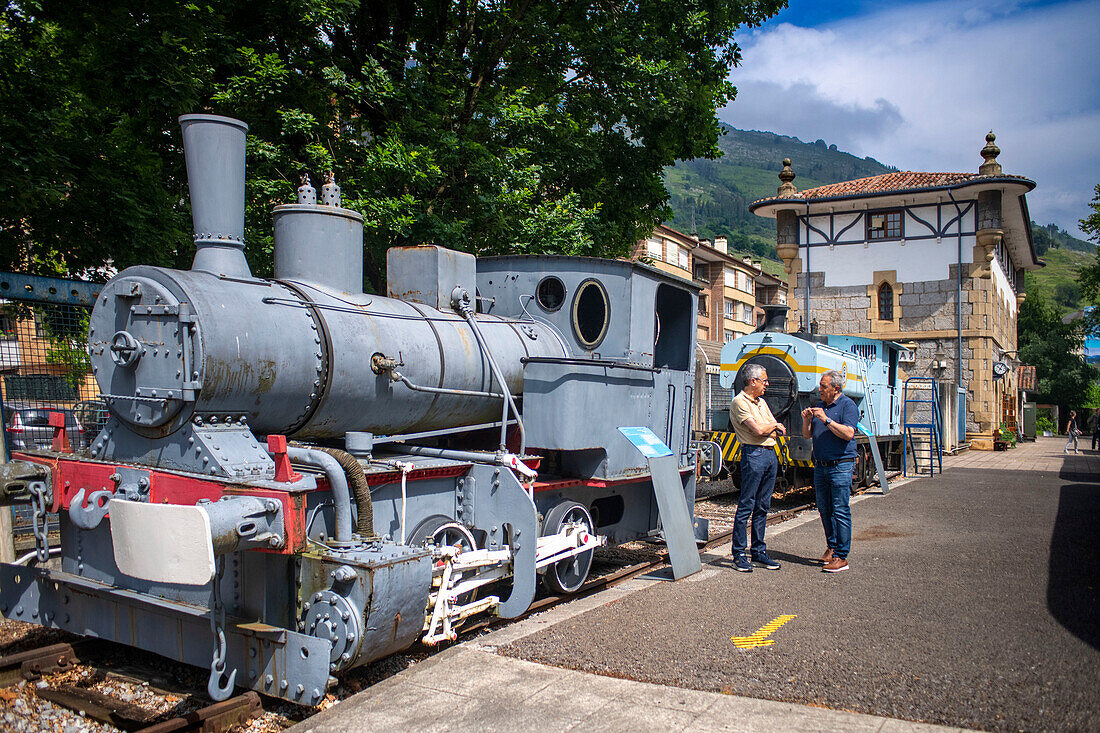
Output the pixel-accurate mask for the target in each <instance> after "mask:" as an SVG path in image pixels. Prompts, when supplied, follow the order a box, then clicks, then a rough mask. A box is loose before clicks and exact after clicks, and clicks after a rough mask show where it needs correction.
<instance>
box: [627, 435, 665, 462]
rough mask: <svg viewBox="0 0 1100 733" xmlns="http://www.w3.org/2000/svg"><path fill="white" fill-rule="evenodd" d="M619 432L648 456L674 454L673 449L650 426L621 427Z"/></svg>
mask: <svg viewBox="0 0 1100 733" xmlns="http://www.w3.org/2000/svg"><path fill="white" fill-rule="evenodd" d="M619 432H620V433H622V434H623V436H625V437H626V439H627V440H629V441H630V442H631V443H633V444H634V447H635V448H637V449H638V451H639V452H640V453H641V454H642V455H643V456H645V457H646V458H660V457H661V456H671V455H672V450H671V449H670V448H669V447H668V446H667V445H665V442H664V441H663V440H661V439H660V438H658V437H657V435H656V434H655V433H654V432H653V431H652V430H650V429H649V428H619Z"/></svg>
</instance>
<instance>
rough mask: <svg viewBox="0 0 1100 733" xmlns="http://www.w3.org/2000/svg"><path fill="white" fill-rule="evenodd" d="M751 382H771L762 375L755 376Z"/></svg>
mask: <svg viewBox="0 0 1100 733" xmlns="http://www.w3.org/2000/svg"><path fill="white" fill-rule="evenodd" d="M749 381H750V382H763V383H764V384H771V382H769V381H768V380H767V379H761V378H760V377H753V378H752V379H750V380H749Z"/></svg>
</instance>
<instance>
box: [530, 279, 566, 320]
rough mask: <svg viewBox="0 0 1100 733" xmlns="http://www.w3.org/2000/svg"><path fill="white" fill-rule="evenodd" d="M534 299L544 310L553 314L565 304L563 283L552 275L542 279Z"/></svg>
mask: <svg viewBox="0 0 1100 733" xmlns="http://www.w3.org/2000/svg"><path fill="white" fill-rule="evenodd" d="M535 297H536V299H537V300H538V302H539V305H541V306H542V307H543V309H544V310H547V311H550V312H551V313H553V312H554V311H556V310H558V309H559V308H561V306H562V304H563V303H565V283H563V282H562V281H561V278H557V277H554V276H553V275H551V276H550V277H544V278H543V279H542V280H541V281H540V282H539V287H538V290H536V291H535Z"/></svg>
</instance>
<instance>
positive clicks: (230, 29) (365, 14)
mask: <svg viewBox="0 0 1100 733" xmlns="http://www.w3.org/2000/svg"><path fill="white" fill-rule="evenodd" d="M783 4H784V2H783V0H684V1H682V2H671V1H669V0H630V1H627V0H611V1H610V2H587V3H576V2H568V1H564V2H563V1H561V0H518V1H515V2H505V1H504V0H494V1H491V2H482V1H479V0H451V1H448V2H433V3H428V2H409V1H408V0H373V1H372V2H362V1H361V0H308V1H306V0H234V1H233V2H230V1H228V0H210V2H205V3H185V2H183V3H181V2H174V1H169V0H149V1H148V2H143V3H136V4H135V3H122V2H117V0H114V1H112V0H94V1H88V2H79V3H73V2H69V1H68V0H15V2H9V3H8V4H7V5H6V7H5V9H4V10H3V13H2V15H0V93H2V94H3V96H4V99H5V102H6V103H7V104H8V105H9V107H10V108H12V109H19V110H20V111H21V112H22V114H19V115H4V116H3V119H0V154H2V155H3V156H4V157H5V159H6V160H7V161H9V164H8V165H7V166H5V167H4V172H3V173H0V175H2V176H3V178H2V179H0V182H2V184H3V189H4V190H5V192H6V195H5V197H4V200H3V201H2V202H0V266H3V267H13V266H20V267H25V266H28V265H29V266H31V267H33V268H35V269H37V270H40V271H61V270H68V271H70V272H72V271H76V270H80V269H82V268H86V267H90V266H96V265H99V264H101V263H102V262H103V261H104V260H106V259H107V258H113V260H114V261H115V262H116V264H118V265H119V266H125V265H128V264H131V263H135V262H154V263H159V264H174V265H177V266H179V265H183V266H186V264H187V263H188V262H189V260H190V257H191V249H190V243H189V239H190V237H189V236H188V233H189V226H188V219H187V214H186V197H185V195H184V193H185V190H186V186H185V182H184V180H183V174H182V159H181V156H180V154H179V150H178V146H179V132H178V129H177V126H176V117H177V116H178V115H179V114H183V113H188V112H196V111H204V110H205V111H210V112H215V113H219V114H227V115H231V116H235V117H239V118H241V119H243V120H245V121H247V122H248V123H249V125H250V131H249V133H250V134H249V142H248V165H249V183H248V191H247V203H248V209H247V215H248V219H247V221H248V229H247V231H246V237H247V238H248V240H249V248H248V256H249V258H250V261H251V262H252V264H253V267H254V269H256V270H257V271H258V272H265V271H268V270H269V269H270V237H269V232H270V218H269V210H270V207H271V206H272V205H274V204H277V203H285V202H288V201H290V200H291V198H292V195H293V191H294V189H295V188H296V186H297V185H298V177H299V175H300V174H301V173H310V174H312V175H313V176H314V177H315V179H316V177H317V176H319V175H320V174H322V173H324V172H325V171H328V170H333V171H335V173H336V175H337V179H338V181H339V182H340V184H341V186H342V187H343V191H344V203H345V205H346V206H348V207H350V208H354V209H356V210H358V211H360V212H361V213H362V214H363V215H364V217H365V220H366V248H367V251H366V256H367V271H368V276H369V277H370V279H371V280H372V281H373V282H374V284H375V286H378V285H380V284H381V276H382V272H383V271H384V252H385V249H387V248H388V247H390V246H394V245H405V244H419V243H436V244H441V245H445V246H448V247H453V248H456V249H462V250H466V251H470V252H475V253H503V252H562V253H574V254H595V255H619V254H624V253H625V252H627V251H628V248H629V246H630V245H631V243H632V242H633V241H635V240H636V239H637V238H639V237H641V236H644V235H645V234H646V233H647V232H648V231H651V230H652V228H653V226H655V225H656V224H657V223H658V222H659V221H661V220H664V219H666V218H669V216H670V213H671V212H670V211H669V209H668V194H667V193H666V191H665V189H664V187H663V185H662V179H661V174H662V170H663V169H664V168H665V167H666V166H668V165H670V164H671V163H672V162H673V161H674V160H676V159H691V158H696V157H707V156H714V155H716V154H717V146H716V140H717V137H718V131H719V127H718V122H717V120H716V117H715V111H716V109H717V108H719V107H721V106H723V105H724V104H726V103H727V102H728V101H729V100H730V99H732V98H733V96H734V94H735V91H736V90H735V88H734V87H733V85H732V84H731V82H730V81H729V74H730V71H731V69H732V68H733V67H734V66H735V65H736V64H737V63H738V61H739V58H740V56H739V50H738V47H737V45H736V43H735V42H734V36H733V33H734V30H735V29H736V28H738V27H739V26H742V25H746V24H748V25H753V24H756V23H759V22H761V21H763V20H764V19H766V18H767V17H768V16H769V15H771V14H773V13H775V12H776V11H777V10H778V9H779V8H780V7H781V6H782V5H783ZM8 194H10V195H8Z"/></svg>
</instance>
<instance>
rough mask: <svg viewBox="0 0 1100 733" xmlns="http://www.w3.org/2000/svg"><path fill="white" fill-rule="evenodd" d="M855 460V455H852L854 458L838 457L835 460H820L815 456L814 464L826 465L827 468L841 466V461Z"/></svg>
mask: <svg viewBox="0 0 1100 733" xmlns="http://www.w3.org/2000/svg"><path fill="white" fill-rule="evenodd" d="M854 460H855V457H852V458H838V459H837V460H835V461H819V460H818V459H816V458H815V459H814V465H815V466H824V467H825V468H832V467H833V466H839V465H840V464H841V463H847V462H848V461H854Z"/></svg>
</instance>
